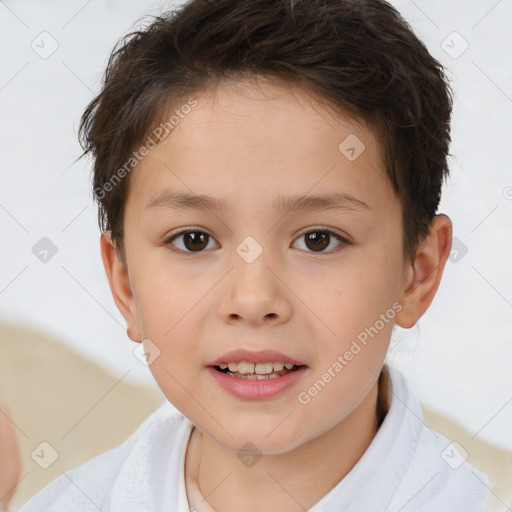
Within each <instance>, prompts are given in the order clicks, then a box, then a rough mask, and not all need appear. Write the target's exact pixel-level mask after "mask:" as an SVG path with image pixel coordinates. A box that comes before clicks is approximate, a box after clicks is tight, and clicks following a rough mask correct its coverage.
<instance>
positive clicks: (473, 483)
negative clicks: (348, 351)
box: [389, 372, 489, 512]
mask: <svg viewBox="0 0 512 512" xmlns="http://www.w3.org/2000/svg"><path fill="white" fill-rule="evenodd" d="M394 375H395V382H396V381H397V380H398V379H397V378H396V377H397V375H396V372H395V373H394ZM402 377H403V376H402ZM401 385H402V386H403V390H402V391H403V396H404V399H405V402H406V409H407V416H408V420H407V424H408V425H409V428H410V429H417V430H416V431H417V432H419V436H418V437H417V442H415V443H414V444H411V445H409V449H410V451H411V453H412V456H411V457H410V458H409V459H408V460H407V468H406V469H405V471H404V473H403V477H402V479H401V482H400V485H399V486H398V489H397V492H396V494H395V495H394V497H393V500H392V506H391V507H390V509H389V510H390V512H391V511H394V510H401V509H402V507H405V508H404V509H403V512H405V511H407V512H413V511H423V510H443V512H483V511H484V510H485V508H484V506H485V502H486V500H487V498H488V494H489V477H488V475H486V474H485V473H483V472H482V471H480V470H479V469H477V468H475V467H474V466H472V465H471V464H470V463H469V462H468V461H467V452H466V451H465V449H464V447H463V446H461V445H460V444H459V443H457V442H456V441H450V440H449V439H448V438H446V437H445V436H443V435H442V434H441V433H439V432H437V431H435V430H433V429H431V428H430V427H429V426H427V425H426V424H425V422H424V418H423V413H422V409H421V406H420V405H419V401H418V400H417V398H416V397H415V395H414V393H413V392H412V390H411V388H410V386H409V384H408V382H407V380H406V379H405V378H402V379H401Z"/></svg>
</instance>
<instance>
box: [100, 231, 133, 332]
mask: <svg viewBox="0 0 512 512" xmlns="http://www.w3.org/2000/svg"><path fill="white" fill-rule="evenodd" d="M100 246H101V259H102V260H103V267H104V268H105V273H106V274H107V278H108V282H109V285H110V291H111V292H112V297H113V298H114V302H115V303H116V306H117V309H119V311H120V313H121V314H122V315H123V317H124V319H125V321H126V325H127V328H126V332H127V334H128V337H129V338H130V339H131V340H132V341H136V342H140V341H142V337H141V334H140V326H139V320H138V318H139V317H138V314H137V303H136V301H135V297H134V295H133V291H132V288H131V284H130V278H129V275H128V268H127V267H125V266H124V264H123V262H122V261H121V259H120V257H119V255H118V253H117V251H116V248H115V244H114V242H113V241H112V238H111V232H110V231H105V232H104V233H102V234H101V238H100Z"/></svg>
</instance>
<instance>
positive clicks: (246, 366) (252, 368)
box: [219, 361, 293, 378]
mask: <svg viewBox="0 0 512 512" xmlns="http://www.w3.org/2000/svg"><path fill="white" fill-rule="evenodd" d="M219 368H220V369H221V370H225V369H226V368H228V369H229V371H230V372H232V373H236V372H238V373H241V374H256V375H258V376H259V375H270V374H271V373H272V372H280V371H282V370H283V368H286V369H287V370H291V369H292V368H293V363H283V362H282V361H275V362H269V363H248V362H247V361H241V362H239V363H237V362H233V361H232V362H230V363H221V364H219ZM263 378H266V377H263Z"/></svg>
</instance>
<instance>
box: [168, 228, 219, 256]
mask: <svg viewBox="0 0 512 512" xmlns="http://www.w3.org/2000/svg"><path fill="white" fill-rule="evenodd" d="M179 238H182V241H181V244H180V245H181V247H178V250H182V251H184V252H203V251H204V249H206V248H207V247H208V241H209V240H210V239H211V240H213V238H212V237H211V236H210V235H208V234H207V233H204V232H203V231H198V230H193V229H189V230H184V231H181V232H180V233H176V234H174V235H172V236H170V237H169V238H168V239H167V240H165V242H164V243H165V245H168V244H172V245H175V244H174V243H173V242H174V240H178V239H179ZM176 246H178V245H175V247H176ZM171 250H175V249H172V248H171Z"/></svg>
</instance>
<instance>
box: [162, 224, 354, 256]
mask: <svg viewBox="0 0 512 512" xmlns="http://www.w3.org/2000/svg"><path fill="white" fill-rule="evenodd" d="M182 237H183V240H182V241H181V247H179V246H178V244H174V241H175V240H178V239H180V238H182ZM301 238H304V240H305V246H306V248H307V249H309V250H310V251H311V252H327V251H325V250H324V249H325V248H326V247H329V245H330V244H331V242H332V239H333V238H334V239H335V240H337V241H338V242H339V243H338V246H339V245H342V244H348V243H349V242H348V241H347V240H346V239H345V238H343V237H342V236H341V235H338V234H337V233H335V232H334V231H331V230H329V229H315V230H311V231H307V232H305V233H302V234H301V235H300V236H299V237H298V238H297V239H296V240H300V239H301ZM213 240H214V239H213V237H211V236H210V235H209V234H208V233H205V232H204V231H200V230H197V229H185V230H183V231H180V232H179V233H175V234H174V235H171V236H170V237H169V238H167V239H166V240H165V241H164V244H165V245H169V244H172V245H175V246H176V247H177V248H178V249H179V250H181V251H183V252H203V251H204V250H205V249H211V248H212V247H208V246H209V243H208V241H211V242H212V241H213ZM336 247H337V246H336ZM171 250H175V249H171Z"/></svg>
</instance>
